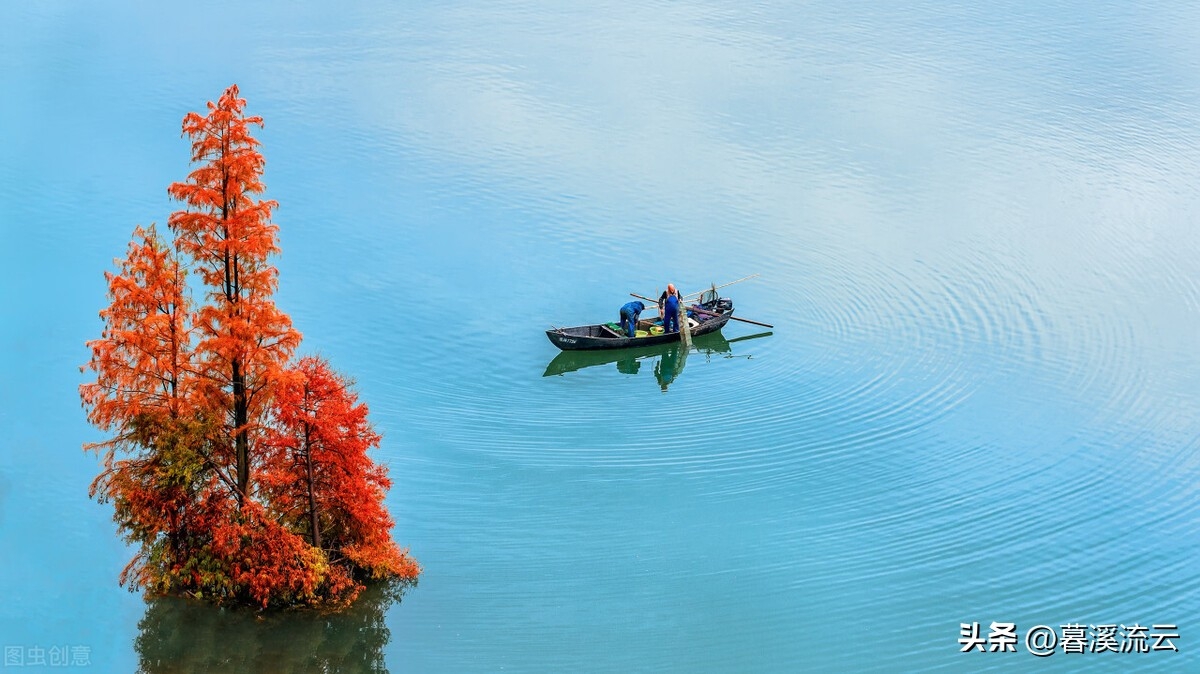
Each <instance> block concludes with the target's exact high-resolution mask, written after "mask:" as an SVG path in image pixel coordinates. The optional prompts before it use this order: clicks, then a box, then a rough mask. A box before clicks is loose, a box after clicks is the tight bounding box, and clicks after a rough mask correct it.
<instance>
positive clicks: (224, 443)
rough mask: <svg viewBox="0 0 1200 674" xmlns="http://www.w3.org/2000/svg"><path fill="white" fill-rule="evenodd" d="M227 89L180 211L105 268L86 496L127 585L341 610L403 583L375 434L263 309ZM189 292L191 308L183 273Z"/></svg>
mask: <svg viewBox="0 0 1200 674" xmlns="http://www.w3.org/2000/svg"><path fill="white" fill-rule="evenodd" d="M245 105H246V101H245V99H243V98H241V97H240V96H239V91H238V88H237V86H236V85H234V86H231V87H229V88H228V89H227V90H226V91H225V92H224V93H223V94H222V96H221V97H220V98H219V99H218V100H217V101H216V102H215V103H214V102H209V103H208V111H207V114H205V115H201V114H198V113H195V112H192V113H188V114H187V115H186V116H185V117H184V119H183V134H184V135H185V136H187V137H188V138H189V139H190V140H191V144H192V162H193V164H194V166H195V168H194V170H192V172H191V173H190V174H189V175H188V176H187V178H186V179H185V180H184V181H182V182H176V183H173V184H172V185H170V187H169V188H168V192H169V194H170V195H171V196H172V197H173V198H174V199H176V200H178V201H180V202H182V204H183V208H182V209H181V210H179V211H176V212H174V213H172V214H171V215H170V217H169V219H168V220H167V224H168V227H169V230H170V235H171V239H170V240H168V239H167V238H165V237H164V236H163V234H161V233H160V232H158V231H157V228H156V227H155V226H154V225H150V226H149V227H147V228H142V227H137V228H136V229H134V232H133V240H132V241H131V242H130V244H129V248H128V251H127V253H126V256H125V258H124V259H118V260H116V263H117V265H118V269H117V271H116V272H115V273H114V272H106V273H105V277H106V279H107V281H108V306H107V307H105V308H104V309H103V310H102V311H101V312H100V318H101V320H102V321H103V324H104V326H103V331H102V333H101V336H100V338H99V339H96V340H93V341H90V342H88V347H89V349H90V351H91V358H90V360H89V362H88V363H87V364H86V365H85V366H84V368H83V369H84V370H85V371H87V370H90V371H91V372H93V373H94V374H95V380H94V381H90V382H87V383H84V384H83V385H82V386H81V387H80V395H81V398H82V401H83V406H84V409H85V411H86V413H87V418H88V420H89V421H90V422H91V423H92V424H94V425H95V426H97V427H98V428H99V429H101V430H102V431H104V432H105V433H106V434H107V435H109V437H108V439H106V440H104V441H101V442H97V443H89V444H87V445H85V448H86V449H88V450H91V451H95V452H97V453H98V454H99V455H100V457H101V458H102V461H103V468H102V470H101V472H100V474H99V475H98V476H97V477H96V479H95V480H94V481H93V483H92V486H91V495H92V496H93V497H96V498H98V499H99V500H100V501H101V502H107V503H112V504H113V507H114V519H115V521H116V523H117V528H118V531H119V532H120V533H121V534H122V536H123V537H124V538H125V539H126V540H127V541H128V542H129V543H130V544H131V545H132V546H134V548H135V550H136V554H135V556H134V557H133V559H132V560H131V561H130V562H129V564H128V565H127V566H126V567H125V569H124V570H123V571H122V572H121V574H120V582H121V583H122V584H123V585H127V586H128V587H129V588H130V589H131V590H134V589H144V590H145V591H146V592H147V593H148V594H151V595H181V596H191V597H199V598H204V599H207V600H210V601H213V602H215V603H222V604H248V605H254V606H259V607H263V608H266V607H296V606H312V607H325V608H328V607H341V606H345V605H347V604H349V603H350V602H352V601H353V600H354V599H355V598H356V597H357V596H358V595H359V593H360V592H361V591H362V590H363V589H364V587H365V585H366V584H368V583H371V582H381V583H394V582H401V583H403V582H409V581H414V580H415V579H416V577H417V575H418V574H419V573H420V567H419V566H418V565H417V563H416V562H415V561H414V560H413V559H412V558H411V557H410V556H409V555H408V552H407V550H401V549H400V548H399V547H398V546H397V545H396V543H395V542H394V541H393V540H392V537H391V529H392V528H393V520H392V518H391V516H390V515H389V513H388V512H387V509H386V508H385V506H384V496H385V493H386V491H387V489H388V488H389V487H390V485H391V483H390V481H389V479H388V476H387V471H386V469H385V467H384V466H382V465H380V464H377V463H375V462H374V461H372V459H371V458H370V457H369V456H368V451H369V450H371V449H372V448H376V447H378V446H379V442H380V436H379V435H378V434H377V433H376V432H375V431H374V429H373V428H372V426H371V423H370V421H369V420H368V418H367V415H368V410H367V406H366V404H365V403H363V402H361V401H359V400H358V396H357V394H356V393H355V391H354V390H353V387H352V382H351V381H350V380H349V379H348V378H346V377H345V376H343V375H341V374H339V373H338V372H336V371H334V370H333V368H332V367H331V366H330V365H329V363H328V362H327V361H326V360H324V359H323V358H320V357H316V356H305V357H299V358H297V356H296V354H297V351H298V349H299V347H300V343H301V336H300V333H299V332H298V331H297V330H296V329H295V328H294V327H293V326H292V322H291V319H290V318H289V317H288V315H287V314H285V313H284V312H283V311H281V310H280V309H279V308H278V307H277V306H276V305H275V302H274V294H275V291H276V288H277V286H278V270H277V269H276V268H275V267H274V266H273V265H272V263H271V258H272V257H273V256H275V255H277V254H278V253H279V246H278V240H277V233H278V226H277V225H275V224H274V223H273V222H272V221H271V214H272V211H273V210H274V209H275V207H276V206H277V204H276V203H275V202H274V201H270V200H265V199H262V198H261V195H262V193H263V191H264V186H263V183H262V174H263V166H264V163H265V160H264V158H263V155H262V153H261V152H260V151H259V142H258V141H257V140H256V139H255V138H254V137H253V136H252V135H251V133H250V130H251V127H253V126H256V125H257V126H259V127H260V128H261V126H262V123H263V121H262V118H260V117H255V116H247V115H246V114H245V112H244V109H245ZM190 278H196V279H198V281H199V288H197V290H200V291H201V293H200V299H199V301H196V300H194V299H193V295H192V289H191V288H190V286H189V283H188V282H189V279H190Z"/></svg>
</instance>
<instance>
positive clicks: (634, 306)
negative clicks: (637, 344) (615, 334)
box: [621, 301, 646, 337]
mask: <svg viewBox="0 0 1200 674" xmlns="http://www.w3.org/2000/svg"><path fill="white" fill-rule="evenodd" d="M645 308H646V305H645V304H642V303H641V302H637V301H634V302H630V303H629V304H626V305H625V306H623V307H621V327H623V328H625V334H626V335H628V336H630V337H633V336H635V335H637V322H638V316H640V315H641V314H642V311H643V310H645Z"/></svg>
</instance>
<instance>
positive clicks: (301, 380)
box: [261, 356, 420, 579]
mask: <svg viewBox="0 0 1200 674" xmlns="http://www.w3.org/2000/svg"><path fill="white" fill-rule="evenodd" d="M350 387H351V382H350V381H348V380H346V379H345V378H343V377H341V376H339V375H338V374H337V373H336V372H334V371H333V369H332V368H331V367H330V366H329V363H327V362H326V361H325V360H323V359H321V358H317V357H312V356H310V357H306V358H301V359H300V361H299V362H298V363H297V364H296V366H295V367H294V368H293V369H291V370H289V371H288V372H287V374H286V376H284V377H282V378H281V381H280V384H279V386H278V387H277V389H276V391H275V405H274V423H273V424H272V426H271V431H270V432H269V434H268V436H267V439H266V442H265V443H264V447H265V453H264V471H263V473H264V477H263V479H262V481H261V487H262V490H263V492H264V494H266V495H267V497H268V499H269V501H270V502H271V504H272V506H273V507H274V508H275V509H276V511H277V512H278V513H279V515H280V517H281V518H283V520H284V521H287V522H289V523H291V525H292V529H293V530H297V531H307V534H308V539H309V542H310V543H311V544H312V545H314V546H317V547H320V548H322V549H324V550H325V551H327V552H328V553H329V556H330V559H332V560H334V561H335V563H339V564H342V565H344V566H345V567H346V568H347V570H349V571H350V572H352V574H353V575H354V576H355V577H359V578H374V579H380V578H388V577H394V576H399V577H405V578H415V577H416V576H417V574H418V573H419V572H420V569H419V567H417V565H416V563H415V562H413V561H412V560H411V559H410V558H409V557H408V556H407V554H406V553H405V552H403V551H401V550H400V549H399V548H398V547H397V546H396V543H395V542H394V541H393V540H392V538H391V536H390V533H389V532H390V531H391V529H392V527H393V522H392V518H391V516H390V515H389V514H388V512H387V509H386V508H385V507H384V505H383V499H384V496H385V494H386V492H387V489H388V488H389V487H390V486H391V482H390V481H389V480H388V478H387V469H386V468H385V467H384V466H381V465H379V464H376V463H374V462H373V461H371V459H370V457H368V456H367V450H369V449H371V448H374V447H378V446H379V440H380V438H379V435H378V434H377V433H375V431H374V429H372V428H371V424H370V422H369V421H368V420H367V406H366V404H364V403H361V402H359V401H358V396H357V394H355V393H354V392H353V391H352V390H351V388H350Z"/></svg>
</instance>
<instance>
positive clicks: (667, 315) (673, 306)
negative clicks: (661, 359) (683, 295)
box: [661, 283, 679, 335]
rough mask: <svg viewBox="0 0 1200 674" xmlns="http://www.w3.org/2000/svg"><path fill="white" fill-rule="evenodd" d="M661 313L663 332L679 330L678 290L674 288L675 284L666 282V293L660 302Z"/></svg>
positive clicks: (665, 333)
mask: <svg viewBox="0 0 1200 674" xmlns="http://www.w3.org/2000/svg"><path fill="white" fill-rule="evenodd" d="M661 311H662V315H663V334H664V335H669V334H671V333H672V332H679V292H678V291H676V290H675V284H673V283H668V284H667V295H666V297H664V298H663V302H662V309H661Z"/></svg>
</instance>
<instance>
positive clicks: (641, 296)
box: [629, 293, 775, 328]
mask: <svg viewBox="0 0 1200 674" xmlns="http://www.w3.org/2000/svg"><path fill="white" fill-rule="evenodd" d="M629 294H630V295H632V296H633V297H636V298H638V299H639V300H646V301H647V302H657V301H658V300H652V299H650V298H649V297H646V296H644V295H639V294H637V293H629ZM688 308H689V309H691V310H692V311H698V312H700V313H702V314H708V315H709V316H724V315H725V314H718V313H716V312H715V311H709V310H707V309H701V308H700V307H698V306H696V305H694V304H693V305H692V306H690V307H688ZM729 318H731V319H733V320H735V321H741V322H743V323H752V324H754V325H761V326H763V327H764V328H774V327H775V326H774V325H771V324H770V323H759V322H758V321H752V320H750V319H749V318H742V317H740V316H730V317H729Z"/></svg>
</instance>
